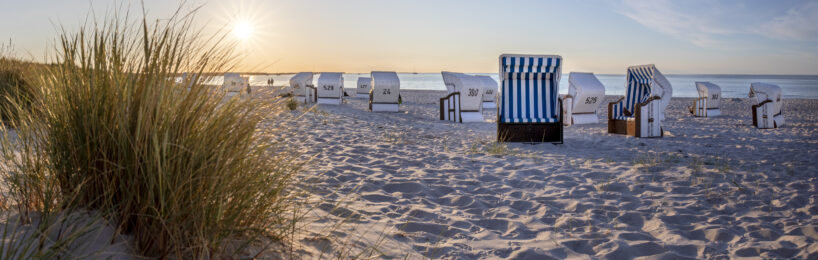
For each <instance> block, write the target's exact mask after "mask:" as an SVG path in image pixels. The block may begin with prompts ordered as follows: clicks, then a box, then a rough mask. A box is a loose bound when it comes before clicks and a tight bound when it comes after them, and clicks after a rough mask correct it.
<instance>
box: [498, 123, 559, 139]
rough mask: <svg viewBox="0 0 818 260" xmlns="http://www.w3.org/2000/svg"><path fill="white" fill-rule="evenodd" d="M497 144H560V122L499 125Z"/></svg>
mask: <svg viewBox="0 0 818 260" xmlns="http://www.w3.org/2000/svg"><path fill="white" fill-rule="evenodd" d="M497 141H498V142H524V143H559V144H561V143H562V122H557V123H520V124H516V123H499V124H497Z"/></svg>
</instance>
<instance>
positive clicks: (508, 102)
mask: <svg viewBox="0 0 818 260" xmlns="http://www.w3.org/2000/svg"><path fill="white" fill-rule="evenodd" d="M561 73H562V57H560V56H558V55H517V54H503V55H501V56H500V79H501V81H502V87H501V89H500V91H502V92H501V99H500V113H499V115H498V116H499V120H500V122H501V123H555V122H559V120H560V118H559V116H560V113H561V111H559V110H560V109H559V102H558V98H559V97H558V93H557V92H558V90H559V81H560V75H561Z"/></svg>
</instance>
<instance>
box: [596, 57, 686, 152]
mask: <svg viewBox="0 0 818 260" xmlns="http://www.w3.org/2000/svg"><path fill="white" fill-rule="evenodd" d="M626 84H627V85H626V87H627V93H625V96H624V97H623V98H621V99H619V100H618V101H616V102H612V103H609V104H608V133H615V134H626V135H630V136H635V137H662V135H663V131H662V120H664V114H665V108H667V105H668V104H669V103H670V98H671V96H672V95H673V88H672V87H671V85H670V82H668V81H667V79H666V78H665V76H664V75H662V73H661V72H659V70H658V69H656V66H654V65H653V64H650V65H641V66H633V67H629V68H628V71H627V83H626Z"/></svg>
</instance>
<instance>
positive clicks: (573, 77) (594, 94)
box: [568, 72, 605, 112]
mask: <svg viewBox="0 0 818 260" xmlns="http://www.w3.org/2000/svg"><path fill="white" fill-rule="evenodd" d="M568 95H570V96H572V97H574V98H573V102H572V104H571V105H572V108H573V111H574V112H590V111H596V109H597V107H599V104H600V103H602V100H596V98H604V97H605V85H602V82H599V79H597V78H596V76H594V73H589V72H571V73H570V74H568ZM589 97H591V98H594V100H593V102H589V100H586V99H587V98H589Z"/></svg>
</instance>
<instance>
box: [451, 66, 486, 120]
mask: <svg viewBox="0 0 818 260" xmlns="http://www.w3.org/2000/svg"><path fill="white" fill-rule="evenodd" d="M451 80H452V82H453V83H454V89H455V91H456V92H460V110H461V111H470V112H473V111H480V109H481V108H482V107H483V88H484V86H483V81H482V80H481V79H480V78H479V77H477V76H472V75H467V74H462V73H458V74H455V75H454V76H453V78H452V79H451Z"/></svg>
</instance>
